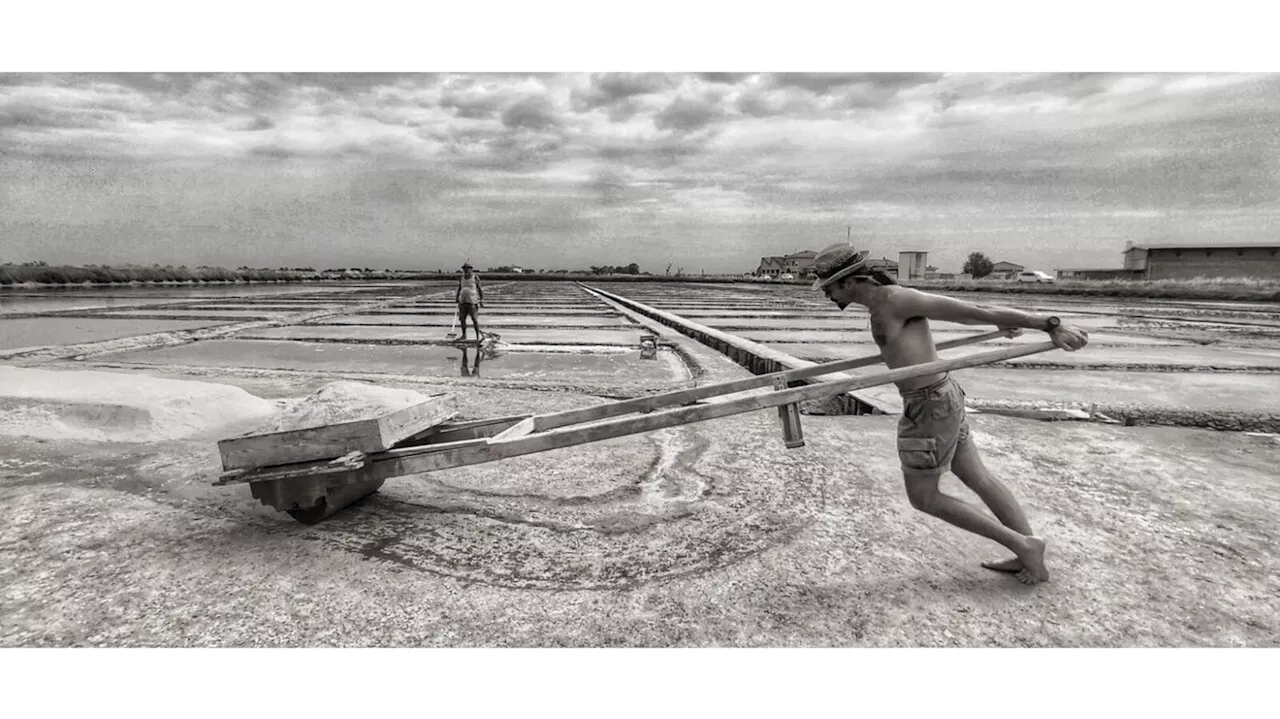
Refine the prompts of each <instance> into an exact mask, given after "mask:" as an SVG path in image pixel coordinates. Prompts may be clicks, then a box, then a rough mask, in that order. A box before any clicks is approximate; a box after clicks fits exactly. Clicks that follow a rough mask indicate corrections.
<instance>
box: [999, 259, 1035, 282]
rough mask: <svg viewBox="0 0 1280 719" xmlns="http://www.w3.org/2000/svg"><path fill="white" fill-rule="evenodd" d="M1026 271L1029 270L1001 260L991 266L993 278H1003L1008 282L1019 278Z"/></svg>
mask: <svg viewBox="0 0 1280 719" xmlns="http://www.w3.org/2000/svg"><path fill="white" fill-rule="evenodd" d="M1025 269H1027V268H1026V267H1023V266H1022V265H1019V264H1016V263H1013V262H1006V261H1004V260H1001V261H999V262H997V263H995V264H993V265H991V277H993V278H1000V277H1003V278H1004V279H1006V280H1012V279H1014V278H1016V277H1017V276H1018V273H1019V272H1021V271H1023V270H1025Z"/></svg>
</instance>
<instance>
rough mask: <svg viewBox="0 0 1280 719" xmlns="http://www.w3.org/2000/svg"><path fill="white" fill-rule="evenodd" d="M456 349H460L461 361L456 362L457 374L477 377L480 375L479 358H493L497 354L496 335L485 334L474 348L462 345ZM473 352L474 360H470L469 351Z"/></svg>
mask: <svg viewBox="0 0 1280 719" xmlns="http://www.w3.org/2000/svg"><path fill="white" fill-rule="evenodd" d="M458 349H460V350H462V361H461V362H460V363H459V364H458V370H459V374H460V375H461V376H463V377H479V376H480V360H482V359H487V360H488V359H494V358H496V357H497V356H498V342H497V335H488V334H487V335H486V336H485V338H484V340H483V341H481V342H480V343H479V344H478V345H477V346H476V347H475V348H474V349H473V348H471V347H466V346H462V347H459V348H458ZM473 351H474V352H475V360H474V361H472V360H471V353H472V352H473Z"/></svg>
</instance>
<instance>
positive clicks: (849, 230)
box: [844, 225, 853, 242]
mask: <svg viewBox="0 0 1280 719" xmlns="http://www.w3.org/2000/svg"><path fill="white" fill-rule="evenodd" d="M844 239H845V240H846V241H848V242H853V225H849V226H848V227H846V228H845V231H844Z"/></svg>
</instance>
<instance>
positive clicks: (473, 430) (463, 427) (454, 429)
mask: <svg viewBox="0 0 1280 719" xmlns="http://www.w3.org/2000/svg"><path fill="white" fill-rule="evenodd" d="M532 416H533V415H531V414H519V415H515V416H513V417H498V418H495V419H483V420H476V421H472V422H459V423H457V424H442V425H440V426H439V428H438V431H436V432H433V433H432V434H430V435H428V436H426V438H425V440H426V441H425V442H422V443H418V442H415V444H441V443H444V442H460V441H462V440H466V439H476V438H477V437H481V438H483V437H492V436H494V435H495V434H498V433H499V432H501V431H503V430H504V429H506V428H508V427H510V426H511V425H513V424H516V423H518V422H520V421H521V420H525V419H528V418H529V417H532Z"/></svg>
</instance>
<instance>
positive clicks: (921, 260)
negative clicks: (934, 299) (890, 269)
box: [898, 251, 937, 283]
mask: <svg viewBox="0 0 1280 719" xmlns="http://www.w3.org/2000/svg"><path fill="white" fill-rule="evenodd" d="M928 267H929V253H928V252H914V251H909V252H899V253H898V281H899V282H907V283H909V282H911V281H912V280H923V279H924V278H925V277H926V276H927V274H928ZM934 269H937V268H934Z"/></svg>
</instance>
